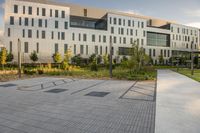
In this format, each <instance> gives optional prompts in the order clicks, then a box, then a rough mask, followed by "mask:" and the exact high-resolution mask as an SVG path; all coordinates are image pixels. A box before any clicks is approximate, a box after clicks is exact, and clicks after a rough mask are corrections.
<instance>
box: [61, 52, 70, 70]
mask: <svg viewBox="0 0 200 133" xmlns="http://www.w3.org/2000/svg"><path fill="white" fill-rule="evenodd" d="M70 58H71V51H70V50H67V52H66V53H65V56H64V60H63V61H62V69H64V70H68V69H69V63H70Z"/></svg>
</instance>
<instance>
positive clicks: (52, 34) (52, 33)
mask: <svg viewBox="0 0 200 133" xmlns="http://www.w3.org/2000/svg"><path fill="white" fill-rule="evenodd" d="M51 39H54V32H53V31H52V32H51Z"/></svg>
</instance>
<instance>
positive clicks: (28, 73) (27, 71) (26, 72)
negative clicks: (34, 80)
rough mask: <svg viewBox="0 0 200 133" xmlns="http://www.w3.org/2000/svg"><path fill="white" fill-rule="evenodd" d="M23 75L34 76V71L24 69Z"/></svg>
mask: <svg viewBox="0 0 200 133" xmlns="http://www.w3.org/2000/svg"><path fill="white" fill-rule="evenodd" d="M24 74H27V75H33V74H36V71H35V70H28V69H24Z"/></svg>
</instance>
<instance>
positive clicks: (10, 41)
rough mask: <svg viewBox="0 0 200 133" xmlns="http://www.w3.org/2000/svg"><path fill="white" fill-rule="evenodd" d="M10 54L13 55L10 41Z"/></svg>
mask: <svg viewBox="0 0 200 133" xmlns="http://www.w3.org/2000/svg"><path fill="white" fill-rule="evenodd" d="M10 53H12V41H10Z"/></svg>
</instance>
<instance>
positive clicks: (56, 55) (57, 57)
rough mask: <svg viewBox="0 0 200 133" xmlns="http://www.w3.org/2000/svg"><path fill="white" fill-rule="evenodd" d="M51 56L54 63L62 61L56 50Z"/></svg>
mask: <svg viewBox="0 0 200 133" xmlns="http://www.w3.org/2000/svg"><path fill="white" fill-rule="evenodd" d="M52 57H53V61H54V62H55V63H61V62H62V57H61V55H60V54H59V53H58V52H56V53H55V54H54V55H53V56H52Z"/></svg>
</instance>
